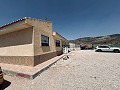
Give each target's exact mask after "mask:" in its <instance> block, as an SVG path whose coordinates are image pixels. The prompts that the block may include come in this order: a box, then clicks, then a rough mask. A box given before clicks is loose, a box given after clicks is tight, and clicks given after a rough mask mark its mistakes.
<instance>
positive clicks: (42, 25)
mask: <svg viewBox="0 0 120 90" xmlns="http://www.w3.org/2000/svg"><path fill="white" fill-rule="evenodd" d="M26 22H27V23H29V24H31V25H33V30H34V38H33V39H34V40H33V43H34V56H36V55H42V54H47V53H51V52H56V49H55V43H54V38H53V36H52V33H53V32H52V23H51V22H46V21H40V20H34V19H27V20H26ZM41 35H45V36H48V37H49V46H41Z"/></svg>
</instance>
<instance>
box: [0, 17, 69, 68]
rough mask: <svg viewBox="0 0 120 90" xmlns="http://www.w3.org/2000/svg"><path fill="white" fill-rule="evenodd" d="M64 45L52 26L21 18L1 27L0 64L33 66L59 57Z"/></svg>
mask: <svg viewBox="0 0 120 90" xmlns="http://www.w3.org/2000/svg"><path fill="white" fill-rule="evenodd" d="M67 42H68V41H67V39H65V38H64V37H62V36H61V35H59V34H58V33H56V32H52V22H50V21H43V20H39V19H34V18H22V19H19V20H17V21H14V22H11V23H9V24H6V25H3V26H0V63H7V64H16V65H25V66H35V65H38V64H40V63H42V62H45V61H47V60H49V59H51V58H53V57H55V56H57V55H61V54H62V53H63V51H62V46H65V45H67Z"/></svg>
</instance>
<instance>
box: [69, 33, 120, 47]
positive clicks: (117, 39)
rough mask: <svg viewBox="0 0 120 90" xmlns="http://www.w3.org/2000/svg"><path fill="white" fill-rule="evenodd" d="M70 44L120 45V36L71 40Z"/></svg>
mask: <svg viewBox="0 0 120 90" xmlns="http://www.w3.org/2000/svg"><path fill="white" fill-rule="evenodd" d="M70 42H73V43H77V44H94V45H97V44H120V34H113V35H107V36H99V37H84V38H79V39H75V40H70Z"/></svg>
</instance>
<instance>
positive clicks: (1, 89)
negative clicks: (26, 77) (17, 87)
mask: <svg viewBox="0 0 120 90" xmlns="http://www.w3.org/2000/svg"><path fill="white" fill-rule="evenodd" d="M10 84H11V82H9V81H7V80H4V83H3V85H2V86H0V90H4V89H5V88H7V87H8V86H10Z"/></svg>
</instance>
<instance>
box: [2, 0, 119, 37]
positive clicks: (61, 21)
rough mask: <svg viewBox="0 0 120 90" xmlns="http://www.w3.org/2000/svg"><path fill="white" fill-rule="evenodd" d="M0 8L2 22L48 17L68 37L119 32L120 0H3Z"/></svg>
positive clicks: (56, 29) (54, 29)
mask: <svg viewBox="0 0 120 90" xmlns="http://www.w3.org/2000/svg"><path fill="white" fill-rule="evenodd" d="M0 11H1V12H0V25H4V24H6V23H9V22H11V21H14V20H17V19H20V18H23V17H33V18H39V19H43V20H44V19H46V18H47V19H48V20H50V21H52V22H53V31H56V32H58V33H59V34H61V35H63V36H64V37H65V38H67V39H76V38H79V37H88V36H93V37H94V36H101V35H110V34H120V0H1V2H0Z"/></svg>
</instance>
